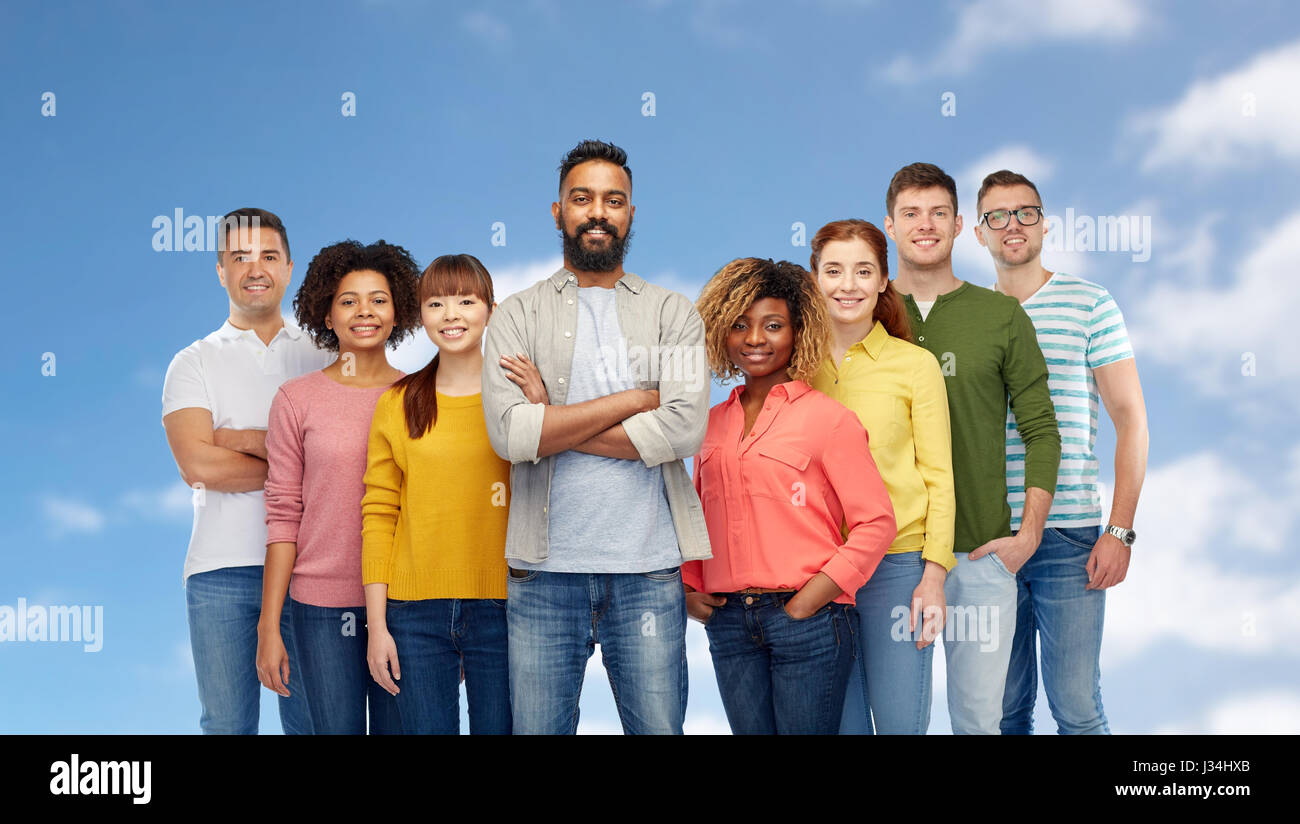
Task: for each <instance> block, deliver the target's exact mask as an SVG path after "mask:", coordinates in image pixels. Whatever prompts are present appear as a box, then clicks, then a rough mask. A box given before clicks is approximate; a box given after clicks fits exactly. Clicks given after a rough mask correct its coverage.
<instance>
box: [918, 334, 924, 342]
mask: <svg viewBox="0 0 1300 824" xmlns="http://www.w3.org/2000/svg"><path fill="white" fill-rule="evenodd" d="M917 340H918V341H921V342H922V343H924V342H925V335H921V336H920V337H918V338H917Z"/></svg>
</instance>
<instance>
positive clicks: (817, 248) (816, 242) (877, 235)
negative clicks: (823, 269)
mask: <svg viewBox="0 0 1300 824" xmlns="http://www.w3.org/2000/svg"><path fill="white" fill-rule="evenodd" d="M854 239H857V240H861V241H863V242H865V243H866V244H867V245H868V246H870V247H871V251H872V252H874V253H875V255H876V260H878V261H880V275H881V277H883V278H884V279H885V291H883V292H881V293H880V294H879V295H878V296H877V297H876V308H875V310H874V311H872V313H871V317H872V319H873V320H877V321H880V323H881V325H883V326H884V327H885V331H886V332H888V333H889V334H890V335H892V336H893V337H896V338H900V339H901V340H905V341H907V342H909V343H911V341H912V324H911V322H910V321H909V320H908V319H907V310H906V309H905V308H904V307H903V299H902V298H901V297H899V296H898V290H897V289H895V288H894V283H893V281H891V280H890V279H889V246H888V243H887V242H886V241H885V233H884V232H882V231H880V230H879V229H877V228H876V226H875V224H873V223H871V222H869V221H866V220H859V219H857V218H852V219H849V220H836V221H834V222H831V223H827V224H826V225H825V226H823V227H821V228H820V229H818V230H817V234H815V235H813V239H812V243H811V244H810V245H811V246H812V256H811V257H810V259H809V261H808V262H809V264H811V266H812V277H813V281H814V282H816V279H817V267H818V266H820V265H821V258H822V249H824V248H825V247H826V244H827V243H830V242H831V241H833V240H854Z"/></svg>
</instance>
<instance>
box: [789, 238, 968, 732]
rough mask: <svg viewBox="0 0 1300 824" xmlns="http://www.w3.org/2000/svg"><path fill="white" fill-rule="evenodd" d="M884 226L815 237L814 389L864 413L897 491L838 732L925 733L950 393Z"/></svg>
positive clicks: (947, 529)
mask: <svg viewBox="0 0 1300 824" xmlns="http://www.w3.org/2000/svg"><path fill="white" fill-rule="evenodd" d="M887 253H888V248H887V246H886V243H885V235H884V233H882V232H881V231H880V230H879V229H877V228H876V227H875V226H873V225H872V224H870V223H868V222H867V221H865V220H837V221H835V222H833V223H828V224H826V225H825V226H823V227H822V228H821V229H819V230H818V231H817V234H816V235H815V236H814V237H813V241H812V269H811V270H812V273H813V276H814V277H815V278H816V280H817V285H818V287H819V288H820V290H821V293H822V296H823V297H824V298H825V299H826V307H827V310H828V313H829V315H830V327H831V333H830V340H829V342H828V343H829V348H830V354H829V356H828V357H827V359H826V360H825V361H824V362H823V364H822V367H821V369H820V370H819V371H818V372H817V374H816V375H815V376H814V377H813V379H812V381H811V383H812V385H813V387H814V388H816V389H818V390H820V391H822V392H824V393H826V394H827V395H830V396H831V397H832V398H835V399H836V400H838V401H839V402H840V403H842V404H844V405H845V406H847V407H848V408H849V409H851V410H852V411H853V412H854V413H856V414H857V416H858V419H859V420H861V421H862V425H863V426H865V427H866V428H867V436H868V442H869V444H870V448H871V457H872V458H873V459H874V460H875V463H876V468H877V469H879V471H880V477H881V478H883V479H884V481H885V487H886V488H887V489H888V490H889V497H890V501H891V502H892V503H893V506H894V515H895V518H896V519H897V521H898V536H897V537H896V538H895V539H894V542H893V543H892V544H891V545H890V547H889V551H888V553H887V554H886V555H885V557H884V559H883V560H882V561H881V562H880V566H879V567H877V569H876V574H875V575H873V576H871V578H870V579H869V580H868V581H867V583H866V584H865V585H864V586H863V587H862V589H860V590H858V592H857V599H856V600H857V609H858V617H859V620H860V621H861V632H860V633H859V634H858V664H859V666H858V667H856V668H855V669H854V673H853V676H852V677H851V679H850V682H849V687H848V695H847V696H846V698H845V701H844V717H843V720H842V723H841V727H840V732H841V733H854V734H869V733H871V732H872V730H873V727H874V730H875V732H877V733H882V734H890V733H894V734H900V733H901V734H923V733H925V731H926V729H927V728H928V727H929V725H930V684H931V667H932V657H933V650H934V647H933V645H932V642H933V641H934V639H935V637H936V636H937V634H938V633H939V632H940V631H941V629H942V628H943V622H944V621H943V619H944V611H945V606H946V605H945V601H944V594H943V585H944V580H945V578H946V577H947V574H948V570H950V569H952V568H953V566H955V564H956V559H955V557H954V556H953V551H952V544H953V529H954V517H955V514H956V502H955V498H954V494H953V478H952V446H951V434H950V432H949V428H948V397H947V392H946V391H945V389H944V384H943V374H942V372H941V370H940V368H939V363H938V362H937V361H936V360H935V359H934V355H932V354H930V352H929V351H927V350H925V349H923V348H921V347H920V346H916V345H915V344H913V343H911V332H910V329H909V326H908V321H907V315H906V314H905V312H904V309H903V301H902V299H901V298H900V297H899V295H898V293H897V292H895V291H894V287H893V286H892V285H891V284H890V282H889V268H888V265H889V261H888V254H887Z"/></svg>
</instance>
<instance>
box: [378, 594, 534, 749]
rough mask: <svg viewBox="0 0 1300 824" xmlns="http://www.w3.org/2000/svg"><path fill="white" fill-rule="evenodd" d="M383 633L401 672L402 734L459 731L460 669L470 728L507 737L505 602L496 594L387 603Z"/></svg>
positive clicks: (507, 681) (450, 733) (445, 733)
mask: <svg viewBox="0 0 1300 824" xmlns="http://www.w3.org/2000/svg"><path fill="white" fill-rule="evenodd" d="M387 615H388V621H387V623H388V631H389V633H391V634H392V636H393V643H394V644H396V645H397V663H398V668H399V670H400V671H401V673H402V677H401V678H400V679H399V680H398V681H397V682H396V683H397V689H398V693H397V712H398V715H399V716H400V719H401V724H402V732H403V733H406V734H408V735H412V734H418V735H458V734H459V733H460V671H461V666H462V662H463V665H464V667H465V698H466V700H467V703H468V704H469V731H470V732H471V733H475V734H479V733H485V734H488V735H509V734H510V665H509V662H508V660H507V657H506V649H507V637H506V602H505V601H502V600H498V599H495V598H472V599H463V600H462V599H458V598H435V599H428V600H422V601H395V600H393V599H391V598H390V599H389V601H388V609H387Z"/></svg>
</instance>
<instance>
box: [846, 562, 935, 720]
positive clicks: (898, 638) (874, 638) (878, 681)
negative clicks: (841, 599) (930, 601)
mask: <svg viewBox="0 0 1300 824" xmlns="http://www.w3.org/2000/svg"><path fill="white" fill-rule="evenodd" d="M924 571H925V561H924V560H923V559H922V558H921V551H920V550H916V551H915V552H894V553H890V554H888V555H886V556H885V557H884V558H882V559H881V561H880V565H879V566H877V567H876V571H875V573H873V574H872V576H871V578H869V579H868V580H867V583H866V584H864V585H863V587H862V589H860V590H858V594H857V596H856V598H855V600H856V601H857V610H858V622H859V631H858V634H857V640H858V654H857V666H855V667H854V668H853V670H852V672H851V674H850V676H849V686H848V689H847V690H846V691H845V697H844V715H843V716H842V717H841V719H840V734H841V735H871V734H872V732H873V729H874V731H875V732H876V733H879V734H880V735H925V732H926V730H928V729H929V728H930V684H931V681H930V673H931V671H932V665H933V662H934V644H933V643H931V644H926V646H925V648H924V649H919V650H918V649H917V648H916V641H917V639H918V638H920V636H921V627H920V626H918V627H917V628H916V631H915V632H908V629H907V622H908V619H909V617H910V615H911V610H912V592H913V591H914V590H915V589H916V586H917V584H919V583H921V573H923V572H924ZM873 722H874V723H873Z"/></svg>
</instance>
